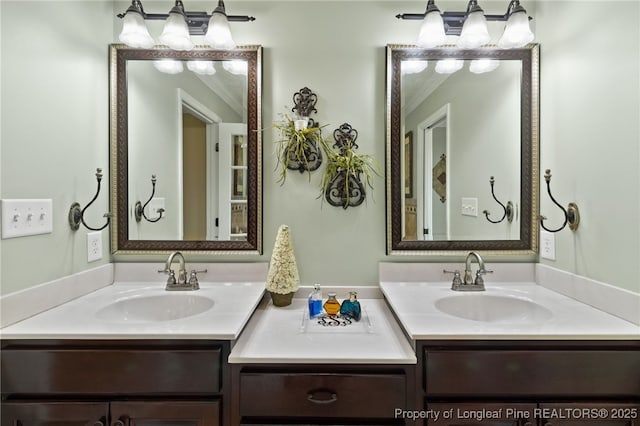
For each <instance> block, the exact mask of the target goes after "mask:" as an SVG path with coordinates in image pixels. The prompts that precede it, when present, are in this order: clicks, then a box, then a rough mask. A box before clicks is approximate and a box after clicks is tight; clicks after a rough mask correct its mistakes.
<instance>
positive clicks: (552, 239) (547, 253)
mask: <svg viewBox="0 0 640 426" xmlns="http://www.w3.org/2000/svg"><path fill="white" fill-rule="evenodd" d="M540 257H542V258H543V259H548V260H556V234H554V233H553V232H547V231H544V230H540Z"/></svg>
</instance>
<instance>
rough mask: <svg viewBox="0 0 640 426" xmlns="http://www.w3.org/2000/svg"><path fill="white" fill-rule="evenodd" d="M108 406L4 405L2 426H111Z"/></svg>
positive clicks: (74, 404)
mask: <svg viewBox="0 0 640 426" xmlns="http://www.w3.org/2000/svg"><path fill="white" fill-rule="evenodd" d="M108 411H109V404H108V403H106V402H61V401H57V402H53V401H11V402H5V401H3V402H2V412H1V414H0V418H1V419H2V426H48V425H51V426H54V425H55V426H58V425H65V426H76V425H77V426H87V425H88V426H107V424H108V423H107V415H108Z"/></svg>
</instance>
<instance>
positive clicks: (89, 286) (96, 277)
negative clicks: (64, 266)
mask: <svg viewBox="0 0 640 426" xmlns="http://www.w3.org/2000/svg"><path fill="white" fill-rule="evenodd" d="M113 276H114V265H113V264H112V263H108V264H106V265H103V266H99V267H97V268H93V269H89V270H86V271H82V272H78V273H77V274H73V275H68V276H66V277H62V278H59V279H57V280H53V281H49V282H46V283H42V284H38V285H36V286H33V287H29V288H27V289H24V290H20V291H16V292H14V293H9V294H5V295H4V296H2V297H0V328H4V327H6V326H8V325H11V324H14V323H16V322H18V321H22V320H23V319H26V318H29V317H32V316H34V315H36V314H39V313H40V312H44V311H46V310H49V309H51V308H54V307H56V306H59V305H62V304H63V303H66V302H68V301H70V300H73V299H76V298H78V297H80V296H84V295H85V294H88V293H91V292H93V291H95V290H98V289H100V288H102V287H106V286H108V285H111V284H113ZM78 321H82V318H78Z"/></svg>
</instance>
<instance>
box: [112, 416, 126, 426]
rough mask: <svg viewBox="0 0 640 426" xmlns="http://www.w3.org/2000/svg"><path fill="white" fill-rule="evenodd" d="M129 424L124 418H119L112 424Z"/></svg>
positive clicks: (120, 425)
mask: <svg viewBox="0 0 640 426" xmlns="http://www.w3.org/2000/svg"><path fill="white" fill-rule="evenodd" d="M128 424H129V419H127V418H126V417H120V418H119V419H118V420H116V421H115V422H114V423H113V426H126V425H128Z"/></svg>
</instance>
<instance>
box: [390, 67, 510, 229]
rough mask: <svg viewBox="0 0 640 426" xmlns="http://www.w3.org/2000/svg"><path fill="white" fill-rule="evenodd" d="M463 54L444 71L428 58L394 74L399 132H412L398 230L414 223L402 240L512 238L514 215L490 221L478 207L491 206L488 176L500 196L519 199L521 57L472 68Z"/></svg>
mask: <svg viewBox="0 0 640 426" xmlns="http://www.w3.org/2000/svg"><path fill="white" fill-rule="evenodd" d="M404 62H416V61H404ZM421 62H422V61H421ZM470 62H471V61H465V63H464V66H463V68H462V69H461V70H459V71H457V72H455V73H452V74H439V73H437V72H435V70H434V68H435V66H434V64H433V63H430V64H429V65H428V66H427V68H426V69H423V70H421V71H418V72H405V73H403V74H402V82H401V87H402V95H401V96H402V123H403V124H404V129H403V132H404V133H405V134H407V133H412V134H413V140H414V142H413V152H412V155H413V158H414V161H413V162H412V164H413V167H414V169H413V170H412V171H411V173H410V174H411V175H412V179H413V186H414V188H416V189H417V190H416V191H414V192H413V196H412V197H410V198H406V199H405V209H404V212H405V218H404V223H405V230H408V229H413V228H415V229H417V231H418V232H417V233H416V234H414V235H411V234H410V233H406V236H405V238H406V239H407V240H412V239H417V240H517V239H519V238H520V233H519V225H520V224H519V222H518V221H517V220H514V221H513V222H507V221H505V222H503V223H501V224H491V223H490V222H489V221H487V220H486V218H485V217H484V215H483V214H482V213H481V212H482V211H483V210H485V209H486V210H489V211H492V210H493V211H496V213H497V210H496V209H497V208H499V206H498V205H497V204H496V203H495V201H494V200H493V198H492V196H491V191H490V186H489V177H490V176H496V181H497V184H496V192H497V194H499V196H500V197H502V198H503V199H508V200H515V201H516V205H517V204H518V203H519V200H520V173H521V171H520V154H521V152H520V151H521V147H520V140H521V134H520V124H521V123H520V114H521V108H520V103H521V99H520V85H521V81H520V76H521V73H522V65H521V63H520V61H515V60H511V61H509V60H502V61H500V65H499V67H498V68H497V69H494V70H493V71H491V72H486V73H482V74H476V73H474V72H471V71H470V70H469V68H470V67H469V64H470ZM405 69H408V67H405V66H404V63H403V70H405ZM405 161H406V160H405ZM412 209H415V213H413V211H412Z"/></svg>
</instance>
